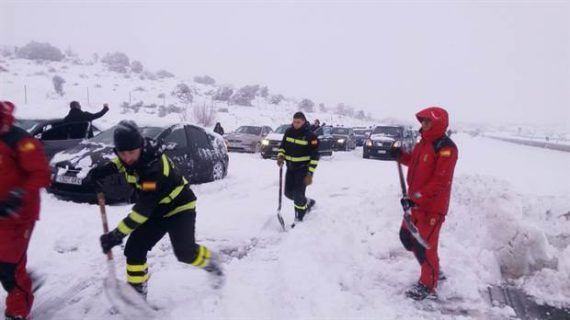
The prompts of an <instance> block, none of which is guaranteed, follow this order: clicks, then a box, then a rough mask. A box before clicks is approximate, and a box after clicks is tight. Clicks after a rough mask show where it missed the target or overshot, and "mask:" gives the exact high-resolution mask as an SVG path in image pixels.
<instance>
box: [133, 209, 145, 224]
mask: <svg viewBox="0 0 570 320" xmlns="http://www.w3.org/2000/svg"><path fill="white" fill-rule="evenodd" d="M129 218H131V220H133V221H134V222H136V223H138V224H143V223H145V222H146V221H147V220H148V217H145V216H143V215H142V214H140V213H138V212H136V211H132V212H131V213H130V214H129Z"/></svg>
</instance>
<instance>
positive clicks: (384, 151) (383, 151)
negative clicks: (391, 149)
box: [378, 150, 386, 154]
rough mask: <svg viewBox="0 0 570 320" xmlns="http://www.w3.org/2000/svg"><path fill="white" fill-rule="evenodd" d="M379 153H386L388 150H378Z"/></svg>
mask: <svg viewBox="0 0 570 320" xmlns="http://www.w3.org/2000/svg"><path fill="white" fill-rule="evenodd" d="M378 153H379V154H386V150H378Z"/></svg>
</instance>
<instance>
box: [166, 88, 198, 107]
mask: <svg viewBox="0 0 570 320" xmlns="http://www.w3.org/2000/svg"><path fill="white" fill-rule="evenodd" d="M171 94H172V96H173V97H176V98H178V100H180V102H182V103H184V104H189V103H192V101H193V100H194V96H193V95H192V89H190V87H188V85H187V84H185V83H179V84H178V85H176V87H175V88H174V90H173V91H172V93H171Z"/></svg>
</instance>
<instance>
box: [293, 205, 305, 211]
mask: <svg viewBox="0 0 570 320" xmlns="http://www.w3.org/2000/svg"><path fill="white" fill-rule="evenodd" d="M294 206H295V208H297V209H301V210H305V209H307V204H305V205H304V206H298V205H296V204H295V205H294Z"/></svg>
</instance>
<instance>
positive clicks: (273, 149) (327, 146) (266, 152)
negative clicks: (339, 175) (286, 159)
mask: <svg viewBox="0 0 570 320" xmlns="http://www.w3.org/2000/svg"><path fill="white" fill-rule="evenodd" d="M289 127H291V125H290V124H284V125H281V126H279V127H277V129H275V132H272V133H270V134H268V135H267V137H265V139H263V140H262V141H261V157H263V158H264V159H269V158H276V157H277V152H278V150H279V146H280V145H281V140H283V135H284V134H285V131H286V130H287V129H288V128H289ZM331 132H332V128H331V127H329V126H322V127H319V128H318V129H317V130H315V134H316V135H317V138H318V139H319V154H320V155H321V156H332V154H333V141H334V138H333V136H332V134H331Z"/></svg>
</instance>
